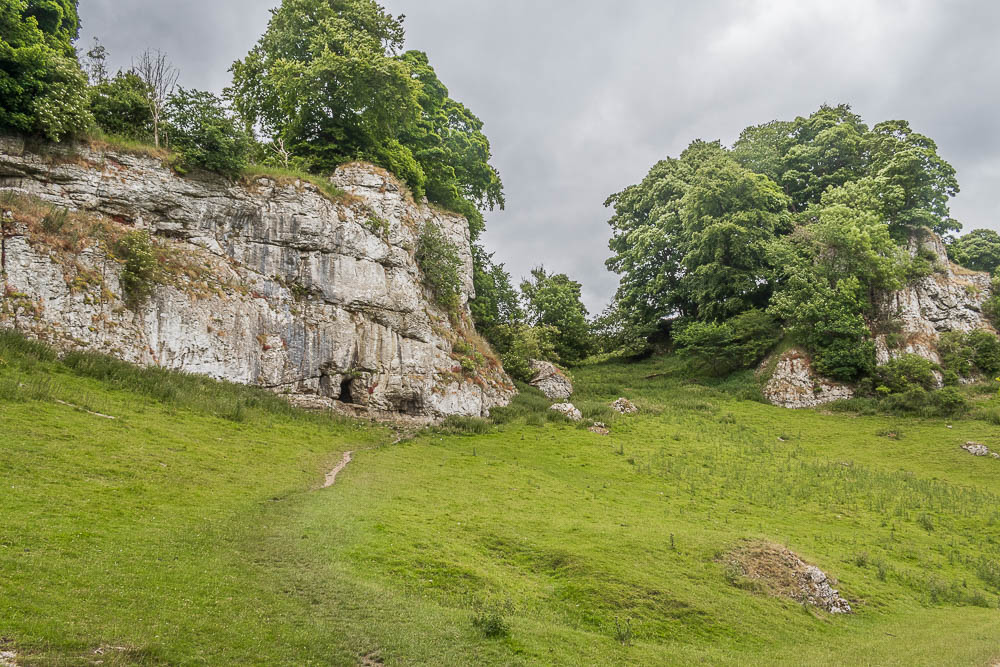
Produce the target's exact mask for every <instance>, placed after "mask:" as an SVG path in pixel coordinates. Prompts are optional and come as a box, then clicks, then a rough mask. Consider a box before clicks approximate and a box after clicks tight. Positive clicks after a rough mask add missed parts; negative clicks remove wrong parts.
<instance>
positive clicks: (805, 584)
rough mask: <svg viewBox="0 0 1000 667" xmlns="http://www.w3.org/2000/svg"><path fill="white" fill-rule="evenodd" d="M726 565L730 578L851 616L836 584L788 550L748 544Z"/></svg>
mask: <svg viewBox="0 0 1000 667" xmlns="http://www.w3.org/2000/svg"><path fill="white" fill-rule="evenodd" d="M727 564H728V565H729V567H730V568H731V570H730V571H731V574H730V576H733V575H739V576H743V577H746V578H748V579H754V580H757V581H760V582H761V583H763V584H764V587H765V588H766V589H767V590H768V591H769V592H770V593H771V594H773V595H780V596H783V597H787V598H791V599H793V600H798V601H799V602H803V603H806V604H811V605H813V606H816V607H821V608H823V609H825V610H826V611H828V612H830V613H831V614H849V613H851V605H850V603H849V602H848V601H847V600H845V599H844V598H843V597H841V596H840V594H839V593H838V592H837V589H835V588H834V586H835V585H836V582H835V581H834V580H833V579H831V578H830V577H829V576H827V574H826V573H825V572H823V571H822V570H821V569H819V568H818V567H816V566H815V565H810V564H808V563H806V562H805V561H803V560H802V559H801V558H799V556H798V555H797V554H795V553H794V552H792V551H791V550H790V549H788V548H787V547H783V546H781V545H778V544H771V543H769V542H763V541H753V542H747V543H745V544H743V545H741V546H739V547H738V548H737V549H735V550H734V551H733V552H731V553H730V554H729V556H728V558H727Z"/></svg>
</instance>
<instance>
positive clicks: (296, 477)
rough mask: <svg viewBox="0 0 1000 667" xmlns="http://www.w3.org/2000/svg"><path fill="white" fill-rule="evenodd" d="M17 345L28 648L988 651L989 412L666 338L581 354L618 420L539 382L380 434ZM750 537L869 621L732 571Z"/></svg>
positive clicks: (14, 538) (659, 660)
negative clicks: (781, 404)
mask: <svg viewBox="0 0 1000 667" xmlns="http://www.w3.org/2000/svg"><path fill="white" fill-rule="evenodd" d="M0 359H2V361H0V424H2V425H3V433H4V435H3V443H2V446H0V471H2V472H3V475H2V480H3V481H4V484H6V485H7V486H6V487H5V488H4V496H3V497H4V501H3V502H2V503H0V637H2V638H5V639H6V640H7V642H8V643H7V644H4V645H0V649H2V650H9V651H14V652H16V653H17V654H18V656H20V657H19V659H20V660H21V661H23V662H25V663H27V664H87V663H89V662H92V661H94V660H98V659H99V660H103V661H104V664H168V663H169V664H188V663H206V664H296V665H297V664H310V663H313V664H358V663H359V662H361V661H362V660H367V664H378V663H379V661H382V662H384V663H385V664H581V663H582V664H687V663H690V662H695V661H702V662H707V663H709V664H720V663H727V662H728V663H739V664H775V663H778V664H829V663H832V662H837V663H847V664H855V663H859V664H860V663H877V664H894V663H900V664H902V663H907V664H914V663H915V664H930V663H939V664H940V663H943V664H986V663H988V661H990V660H992V659H995V658H997V657H1000V649H998V648H997V645H996V639H995V628H996V627H997V622H998V620H1000V616H998V614H1000V611H998V610H997V604H998V594H1000V509H998V508H1000V503H998V500H1000V462H998V461H996V460H994V459H992V458H989V457H987V458H977V457H973V456H970V455H969V454H967V453H966V452H964V451H962V450H961V449H960V445H962V444H964V443H965V442H967V441H969V440H975V441H978V442H984V443H986V444H987V445H991V446H992V448H993V449H1000V447H998V446H995V445H997V442H996V441H997V435H996V429H995V426H993V425H991V424H989V423H987V422H985V421H980V420H966V421H960V422H955V423H952V424H949V423H947V422H945V421H943V420H935V419H913V418H903V417H886V416H877V415H868V416H865V415H858V414H850V413H824V412H821V411H803V412H790V411H785V410H781V409H778V408H774V407H771V406H767V405H763V404H761V403H760V402H757V401H754V400H752V398H753V396H754V387H753V384H752V382H750V381H749V380H748V379H747V378H740V377H737V378H734V379H730V380H728V381H725V382H722V383H716V384H715V385H711V386H710V385H709V384H704V383H699V382H694V381H692V380H691V379H690V378H688V377H685V375H684V373H683V372H682V370H681V367H680V366H679V365H678V364H677V363H676V362H675V361H673V360H671V359H670V358H660V359H655V360H651V361H648V362H643V363H642V364H633V365H626V364H618V363H605V364H598V365H594V366H590V367H583V368H579V369H577V370H576V371H575V372H574V380H575V383H576V385H577V387H578V393H577V395H576V396H575V397H574V400H575V401H576V403H577V405H578V407H581V409H582V410H583V411H584V413H585V414H586V415H587V416H588V418H589V419H590V420H591V421H595V420H596V421H602V422H606V423H607V424H608V425H609V427H610V429H611V435H610V436H600V435H597V434H593V433H590V432H588V431H587V430H586V426H589V424H590V422H589V421H588V422H585V423H584V424H583V425H582V426H578V425H573V424H570V423H568V422H566V421H565V420H564V419H563V418H562V417H559V416H558V415H556V416H555V417H552V416H550V411H548V410H547V407H548V402H546V401H544V400H542V399H541V398H540V397H539V396H538V395H537V394H536V393H533V392H531V391H530V390H529V391H526V392H525V394H524V395H523V396H522V397H520V398H519V399H518V401H517V402H516V403H515V405H514V406H512V407H511V408H507V409H505V410H501V411H499V412H498V413H497V414H496V415H495V417H494V419H493V420H490V421H489V422H487V421H482V420H451V421H450V422H449V423H447V424H445V425H443V426H442V427H440V428H437V429H431V430H428V431H426V432H424V433H421V434H419V435H418V436H417V437H416V438H414V439H412V440H410V441H408V442H405V443H402V444H398V445H394V446H380V445H385V444H386V443H388V442H391V440H392V437H391V435H390V434H389V433H387V432H386V431H385V430H382V429H379V428H376V427H371V426H360V425H358V424H355V423H349V422H344V421H338V420H335V419H332V418H329V417H325V416H321V415H306V414H303V413H299V412H297V411H295V410H292V409H291V408H288V407H287V406H285V404H283V403H281V402H280V400H278V399H276V398H274V397H272V396H270V395H267V394H263V393H260V392H257V391H255V390H251V389H247V388H243V387H234V386H231V385H225V384H221V383H216V382H212V381H210V380H204V379H200V378H192V377H189V376H181V375H176V374H171V373H163V372H159V371H141V370H136V369H132V368H130V367H127V366H124V365H121V364H117V363H115V362H112V361H109V360H107V359H104V358H100V357H93V356H89V355H74V356H71V357H68V358H66V359H64V360H57V359H55V358H54V356H53V355H52V354H51V353H50V352H49V351H48V350H46V349H45V348H42V347H39V346H36V345H33V344H29V343H25V342H24V341H22V340H20V339H18V338H16V337H15V336H11V335H4V336H2V337H0ZM646 378H648V379H646ZM619 396H627V397H628V398H630V399H632V400H633V401H635V402H636V403H637V404H638V405H639V407H640V408H641V410H642V412H641V413H640V414H639V415H636V416H629V417H625V416H619V415H617V414H616V413H613V412H612V411H611V410H610V408H609V407H608V404H610V402H611V401H613V400H614V399H616V398H618V397H619ZM102 415H103V416H102ZM107 417H114V419H108V418H107ZM949 425H950V426H952V428H948V426H949ZM889 433H891V434H892V437H889V436H888V435H886V434H889ZM346 450H352V451H354V452H355V455H354V460H353V462H352V463H351V464H350V465H349V466H348V467H347V468H346V470H344V471H343V472H341V473H340V475H339V476H338V478H337V482H336V484H335V485H334V486H333V487H331V488H328V489H320V488H318V487H320V486H322V482H323V476H324V473H325V472H326V471H327V470H328V469H330V468H332V467H333V466H334V465H335V464H336V463H337V462H338V461H340V459H341V454H342V453H343V452H344V451H346ZM748 540H753V541H766V542H768V543H773V544H776V545H783V546H784V547H787V548H789V549H791V550H793V551H794V552H795V553H796V554H799V555H800V556H801V557H802V558H803V559H804V560H806V561H807V562H809V563H811V564H815V565H817V566H818V567H820V568H822V569H823V571H825V572H827V573H829V574H830V575H831V576H832V577H835V578H836V579H837V580H838V581H839V590H840V593H841V594H842V595H843V596H844V597H846V598H848V599H849V600H850V602H851V606H852V607H853V608H854V611H855V613H854V614H851V615H839V616H832V615H830V614H827V613H826V612H823V611H820V610H817V609H815V608H813V607H805V606H803V605H802V604H800V603H798V602H796V601H794V600H791V599H787V598H782V597H776V596H774V595H770V594H769V593H768V592H766V591H762V590H756V589H755V588H754V587H750V586H741V585H739V582H738V581H734V578H733V577H731V576H729V573H728V572H727V564H726V559H725V558H724V557H723V556H724V555H725V554H729V553H732V552H733V550H734V549H737V548H738V547H739V545H741V544H745V543H746V541H748Z"/></svg>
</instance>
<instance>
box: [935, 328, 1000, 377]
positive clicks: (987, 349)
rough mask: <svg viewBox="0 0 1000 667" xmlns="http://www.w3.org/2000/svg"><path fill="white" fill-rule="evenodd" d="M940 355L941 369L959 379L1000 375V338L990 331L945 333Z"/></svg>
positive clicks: (942, 337) (941, 340) (940, 342)
mask: <svg viewBox="0 0 1000 667" xmlns="http://www.w3.org/2000/svg"><path fill="white" fill-rule="evenodd" d="M938 354H939V355H940V356H941V367H942V368H943V369H944V370H945V371H950V372H953V373H955V374H956V375H957V376H958V377H963V378H970V377H972V376H973V375H974V374H976V373H980V374H983V375H986V376H990V377H992V376H994V375H996V374H997V373H1000V338H997V336H996V335H994V334H992V333H990V332H989V331H983V330H976V331H972V332H969V333H962V332H960V331H949V332H946V333H943V334H941V339H940V341H939V343H938Z"/></svg>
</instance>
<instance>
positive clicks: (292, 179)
mask: <svg viewBox="0 0 1000 667" xmlns="http://www.w3.org/2000/svg"><path fill="white" fill-rule="evenodd" d="M260 178H270V179H271V180H273V181H277V182H278V183H279V184H281V185H289V184H295V183H297V182H302V183H309V184H310V185H313V186H315V187H316V189H318V190H319V191H320V192H321V193H322V194H323V196H325V197H326V198H327V199H329V200H330V201H332V202H334V203H346V202H348V201H349V200H350V197H349V195H348V194H347V193H346V192H344V191H343V190H341V189H340V188H338V187H337V186H336V185H334V184H333V183H331V182H330V180H329V179H327V178H323V177H322V176H317V175H315V174H310V173H309V172H306V171H303V170H301V169H285V168H282V167H271V166H262V165H250V166H248V167H246V168H245V169H244V170H243V174H242V180H243V183H244V184H252V183H253V182H254V181H256V180H257V179H260Z"/></svg>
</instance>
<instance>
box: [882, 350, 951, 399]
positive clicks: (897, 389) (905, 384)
mask: <svg viewBox="0 0 1000 667" xmlns="http://www.w3.org/2000/svg"><path fill="white" fill-rule="evenodd" d="M936 369H937V365H936V364H934V363H932V362H930V361H928V360H927V359H924V358H923V357H921V356H918V355H916V354H904V355H902V356H900V357H897V358H895V359H893V360H892V361H890V362H889V363H887V364H885V365H884V366H880V367H879V368H878V370H877V371H876V372H875V377H876V381H877V383H878V384H879V385H881V386H883V387H886V388H888V389H889V391H890V392H892V393H894V394H899V393H904V392H908V391H910V390H912V389H923V390H929V389H933V388H934V387H935V386H936V384H937V378H936V377H935V375H934V371H935V370H936Z"/></svg>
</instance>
